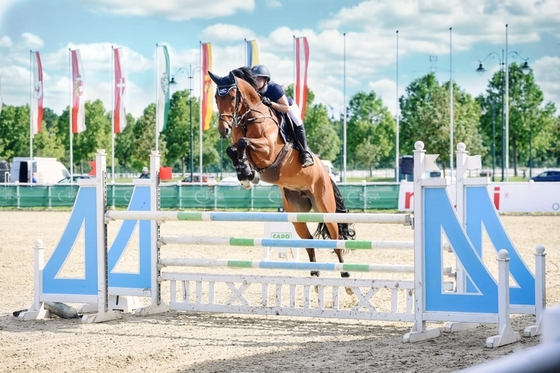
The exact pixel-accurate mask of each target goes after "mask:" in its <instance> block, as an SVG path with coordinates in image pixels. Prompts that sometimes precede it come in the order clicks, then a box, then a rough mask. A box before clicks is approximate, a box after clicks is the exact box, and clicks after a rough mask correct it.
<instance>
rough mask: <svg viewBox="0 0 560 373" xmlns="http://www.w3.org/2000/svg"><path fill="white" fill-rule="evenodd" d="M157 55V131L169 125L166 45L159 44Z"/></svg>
mask: <svg viewBox="0 0 560 373" xmlns="http://www.w3.org/2000/svg"><path fill="white" fill-rule="evenodd" d="M156 57H157V61H156V63H157V100H158V102H157V113H158V114H157V123H156V126H157V132H161V131H163V130H165V128H166V127H167V115H168V113H169V76H170V75H169V52H167V46H166V45H158V46H157V49H156Z"/></svg>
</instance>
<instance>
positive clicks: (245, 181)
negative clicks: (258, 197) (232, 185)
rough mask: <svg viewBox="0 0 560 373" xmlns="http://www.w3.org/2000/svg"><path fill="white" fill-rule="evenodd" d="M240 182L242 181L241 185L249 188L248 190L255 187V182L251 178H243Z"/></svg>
mask: <svg viewBox="0 0 560 373" xmlns="http://www.w3.org/2000/svg"><path fill="white" fill-rule="evenodd" d="M240 183H241V186H242V187H243V188H245V189H247V190H249V189H251V188H252V187H253V184H252V183H251V182H250V181H249V180H247V179H245V180H241V181H240Z"/></svg>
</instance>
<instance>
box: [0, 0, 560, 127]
mask: <svg viewBox="0 0 560 373" xmlns="http://www.w3.org/2000/svg"><path fill="white" fill-rule="evenodd" d="M559 20H560V1H558V0H505V1H504V0H393V1H391V0H376V1H375V0H374V1H365V0H344V1H340V0H307V1H303V0H206V1H200V0H157V1H154V0H81V1H76V0H73V1H72V0H49V1H45V0H2V1H1V2H0V78H1V90H2V99H3V102H4V103H5V104H8V105H22V104H26V103H29V92H30V83H29V81H30V73H29V51H30V50H34V51H39V52H40V53H41V57H42V62H43V70H44V94H45V98H44V105H45V106H48V107H50V108H52V109H54V110H55V111H56V112H57V113H60V112H61V111H62V110H63V108H64V107H66V106H67V105H68V102H69V92H70V88H69V67H68V66H69V56H68V54H69V53H68V49H69V48H72V49H76V48H79V49H80V50H81V54H82V62H83V67H84V70H85V90H86V93H85V94H86V99H88V100H95V99H101V100H103V102H104V103H105V106H106V108H107V109H110V108H111V106H112V104H111V84H112V68H111V46H114V47H123V48H124V53H125V64H126V67H125V71H126V77H127V84H128V85H127V97H126V101H125V104H126V109H127V111H128V112H130V113H132V114H133V115H134V116H135V117H138V116H139V115H141V113H142V110H143V109H144V108H145V107H146V106H147V105H148V104H149V103H151V102H154V101H155V71H154V69H155V62H154V61H155V46H156V44H157V43H159V44H166V45H168V48H169V51H170V59H171V73H172V74H173V73H175V72H176V71H177V70H179V68H181V67H184V68H186V69H187V70H188V68H189V66H190V67H192V69H193V72H194V79H193V84H194V92H195V93H194V94H195V95H198V93H197V92H198V91H199V83H198V82H199V79H200V75H199V74H200V69H199V68H197V67H198V66H199V65H200V62H199V61H200V57H199V51H200V42H210V43H212V49H213V72H215V73H217V74H220V75H226V74H227V73H228V72H229V71H230V70H232V69H234V68H236V67H239V66H242V65H244V63H245V60H244V58H245V57H244V39H247V40H251V39H255V40H257V43H258V47H259V52H260V62H261V63H263V64H265V65H267V66H268V67H269V68H270V70H271V71H272V75H273V79H274V80H275V81H277V82H278V83H280V84H284V85H288V84H292V83H293V36H306V37H307V38H308V41H309V46H310V66H309V86H310V89H311V90H312V91H313V92H314V93H315V95H316V102H320V103H323V104H325V105H329V106H331V107H333V111H334V114H335V115H338V113H339V112H340V111H341V110H342V108H343V105H344V102H345V101H348V100H349V99H350V97H351V96H352V95H353V94H355V93H356V92H358V91H364V92H370V91H372V90H373V91H375V92H376V94H378V95H380V96H381V97H382V99H383V102H384V104H385V105H386V106H387V107H388V108H389V110H390V111H391V112H393V113H395V111H396V96H397V92H398V95H399V96H400V95H403V94H404V90H405V87H406V86H407V85H408V84H410V82H411V81H413V80H414V79H416V78H419V77H421V76H423V75H424V74H426V73H428V72H429V71H435V72H436V74H437V77H438V79H439V80H440V81H441V82H444V81H448V80H449V78H450V74H451V73H450V72H451V71H452V74H453V79H454V80H455V81H456V83H457V84H458V85H459V86H460V87H461V88H462V89H463V90H465V91H466V92H468V93H470V94H472V95H478V94H479V93H481V92H483V91H484V89H485V87H486V85H487V81H488V79H489V78H490V77H491V75H492V73H493V72H495V71H496V70H498V68H499V62H498V59H496V58H489V59H488V60H486V62H485V66H486V67H487V68H488V71H487V73H486V75H485V76H479V75H478V74H476V72H475V70H476V68H477V67H478V60H481V59H484V58H485V57H486V56H487V55H488V54H489V53H491V52H497V53H500V54H501V51H502V49H504V48H505V44H506V27H505V25H506V24H508V25H509V26H508V48H509V51H510V52H513V51H515V52H518V53H519V54H521V55H522V56H523V57H525V58H528V59H529V60H528V62H529V65H530V66H531V68H533V71H534V74H535V79H536V81H537V83H538V84H539V85H540V87H541V88H542V90H543V91H544V95H545V101H546V102H548V101H553V102H555V103H556V106H557V107H558V108H560V25H559ZM450 27H451V28H452V31H451V32H450V30H449V28H450ZM397 30H399V34H398V53H399V57H398V69H397V68H396V62H397V58H396V56H397V36H396V31H397ZM344 34H346V36H344ZM450 49H451V50H452V54H450ZM450 57H451V58H450ZM451 62H452V63H451ZM508 62H510V63H511V62H517V63H520V62H522V60H521V59H520V58H519V57H516V58H514V56H513V54H512V55H510V56H509V58H508ZM344 66H346V68H344ZM188 75H189V74H188V73H186V72H180V73H178V74H177V76H176V80H177V82H178V83H179V84H178V85H177V88H178V89H186V88H188V80H189V79H188ZM397 76H398V88H397Z"/></svg>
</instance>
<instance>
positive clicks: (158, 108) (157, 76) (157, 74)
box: [156, 44, 161, 152]
mask: <svg viewBox="0 0 560 373" xmlns="http://www.w3.org/2000/svg"><path fill="white" fill-rule="evenodd" d="M158 48H159V45H158V44H156V152H157V151H158V142H159V141H158V140H159V127H160V124H159V111H160V110H161V108H160V107H159V106H160V103H159V85H158V82H159V58H158V52H159V51H158Z"/></svg>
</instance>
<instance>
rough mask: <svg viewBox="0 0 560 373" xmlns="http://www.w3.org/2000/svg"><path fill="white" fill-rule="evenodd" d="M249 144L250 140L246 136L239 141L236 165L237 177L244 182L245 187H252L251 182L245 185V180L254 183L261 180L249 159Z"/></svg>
mask: <svg viewBox="0 0 560 373" xmlns="http://www.w3.org/2000/svg"><path fill="white" fill-rule="evenodd" d="M248 146H249V140H248V139H247V138H245V137H242V138H241V139H239V141H238V142H237V150H236V153H237V160H236V161H234V163H235V162H237V165H236V166H235V165H234V166H235V169H236V172H237V179H239V181H241V182H242V184H243V186H244V187H246V188H247V187H250V185H249V184H247V185H245V184H244V183H243V181H245V180H250V181H251V182H252V183H253V184H258V183H259V181H260V176H259V173H258V172H256V171H255V170H253V168H251V165H250V164H249V162H248V161H247V155H246V151H247V147H248Z"/></svg>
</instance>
